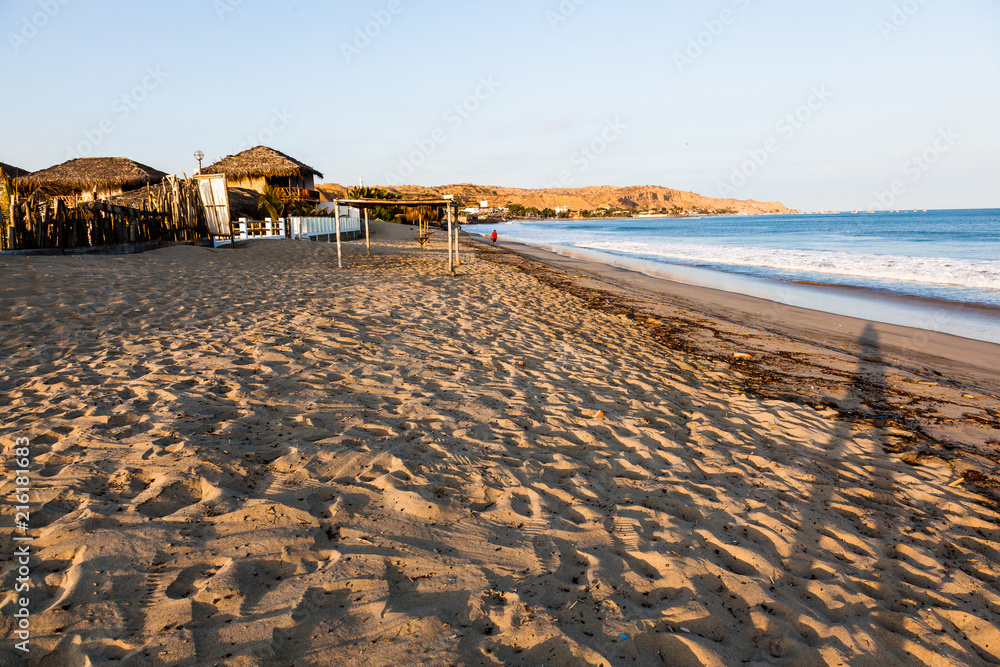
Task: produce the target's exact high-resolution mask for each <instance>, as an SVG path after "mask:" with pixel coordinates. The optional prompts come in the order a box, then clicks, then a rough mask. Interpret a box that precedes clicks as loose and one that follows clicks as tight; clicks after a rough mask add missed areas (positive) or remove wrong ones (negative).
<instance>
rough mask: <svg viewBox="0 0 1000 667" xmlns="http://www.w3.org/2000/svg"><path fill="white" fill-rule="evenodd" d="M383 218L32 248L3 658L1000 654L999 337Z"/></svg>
mask: <svg viewBox="0 0 1000 667" xmlns="http://www.w3.org/2000/svg"><path fill="white" fill-rule="evenodd" d="M378 231H379V232H380V234H379V235H377V236H376V239H375V241H374V242H373V254H372V257H366V256H365V254H364V244H363V242H362V243H357V242H352V243H348V244H346V245H345V267H346V268H345V270H343V271H338V270H337V268H336V266H337V254H336V248H335V247H334V246H330V245H326V244H314V243H308V242H292V241H282V242H257V243H250V244H245V245H243V246H241V247H239V248H238V249H236V250H232V249H228V248H220V249H216V250H211V249H206V248H195V247H186V246H179V247H173V248H167V249H162V250H157V251H153V252H148V253H145V254H141V255H132V256H97V257H11V256H2V257H0V318H2V320H0V332H2V333H0V444H2V452H3V457H4V465H5V470H6V471H7V475H6V476H5V477H4V479H3V482H2V486H0V495H2V497H3V498H4V504H3V506H2V507H3V514H4V522H3V526H2V532H3V533H4V536H5V539H4V544H6V545H10V544H13V542H12V538H13V537H15V536H17V535H21V534H23V533H22V532H21V531H17V530H16V529H15V528H13V522H14V515H15V504H16V503H15V501H14V500H13V497H14V495H15V491H16V488H17V484H16V483H15V477H14V474H13V473H12V471H13V470H14V469H15V464H14V461H15V459H16V458H17V457H16V456H15V439H16V438H27V439H28V442H29V443H30V445H29V447H30V459H31V465H30V468H29V470H30V486H31V489H32V496H31V499H30V502H29V505H30V510H31V511H30V520H29V521H28V524H29V525H28V531H27V532H28V534H29V535H31V536H33V537H34V541H33V542H31V543H30V545H31V563H30V569H31V574H30V581H31V588H30V593H29V594H28V595H29V596H30V610H31V617H30V624H31V652H30V654H28V656H24V655H23V654H22V653H21V652H19V651H17V650H16V649H15V647H14V645H15V642H16V640H15V639H13V637H14V635H13V632H14V630H15V619H14V617H13V614H14V611H15V609H16V608H17V606H18V597H19V596H23V595H24V594H23V593H22V594H17V593H15V592H14V591H15V585H16V578H17V576H18V574H17V566H16V564H15V561H14V560H13V559H12V558H11V557H10V555H9V554H10V553H12V551H13V547H11V549H9V550H8V549H7V548H6V547H5V555H4V556H3V557H2V558H0V562H2V564H3V566H2V567H3V569H2V575H0V591H2V593H0V612H2V615H0V636H2V637H4V638H5V641H4V643H3V645H2V648H0V662H2V663H3V664H17V663H18V662H19V661H25V660H26V661H27V663H28V664H33V665H53V666H57V665H58V666H63V665H87V664H92V665H98V664H105V663H108V662H114V663H115V664H120V665H216V664H218V665H230V666H233V667H236V666H239V667H244V666H251V665H261V666H263V665H295V666H296V667H299V666H302V665H419V664H427V665H610V666H615V667H617V666H618V665H680V666H686V665H740V664H747V665H764V664H782V665H873V666H874V665H879V666H881V665H955V666H960V665H987V664H998V663H1000V548H998V546H997V545H998V538H1000V513H998V507H997V499H998V498H1000V495H998V492H997V489H998V488H1000V487H998V481H997V480H998V474H997V466H998V464H997V461H998V460H1000V458H998V445H1000V399H998V398H997V395H998V393H1000V386H998V379H997V375H996V366H997V359H1000V354H998V346H996V345H990V344H987V343H975V342H972V341H966V340H964V339H960V338H955V337H950V336H943V335H940V334H930V333H928V332H919V331H914V330H906V329H904V328H902V327H890V326H887V325H874V326H872V325H869V324H868V323H865V322H862V321H856V320H849V318H842V317H835V316H826V315H823V314H820V313H815V312H812V311H802V310H799V309H790V308H785V307H781V306H775V305H774V304H769V303H767V302H760V301H756V300H753V299H749V298H746V297H739V296H738V295H731V294H725V293H721V292H714V291H712V290H706V289H701V288H694V287H687V286H680V285H673V284H669V283H664V282H663V281H654V280H653V279H647V278H644V277H642V276H637V275H635V274H630V275H624V274H625V273H626V272H623V271H617V270H615V269H614V267H602V266H599V265H593V264H587V263H584V262H578V261H574V260H567V259H565V258H558V257H556V256H550V255H546V254H545V253H544V252H543V251H537V250H531V249H528V248H518V250H519V252H520V254H515V253H512V252H510V251H509V250H507V249H503V248H500V249H493V248H490V247H486V246H484V245H482V244H480V243H478V242H476V241H473V240H471V239H466V240H465V242H464V245H463V261H464V264H463V266H462V267H461V268H460V269H459V272H458V275H457V276H456V277H452V276H451V275H450V274H448V272H447V271H446V267H445V260H444V252H445V251H444V242H443V236H444V235H443V233H438V234H437V235H435V237H434V238H435V241H434V242H433V243H432V244H431V248H430V249H429V250H420V249H419V248H418V247H417V245H416V243H415V242H414V241H413V238H412V237H413V233H412V230H408V229H407V230H400V229H399V228H387V227H384V226H378Z"/></svg>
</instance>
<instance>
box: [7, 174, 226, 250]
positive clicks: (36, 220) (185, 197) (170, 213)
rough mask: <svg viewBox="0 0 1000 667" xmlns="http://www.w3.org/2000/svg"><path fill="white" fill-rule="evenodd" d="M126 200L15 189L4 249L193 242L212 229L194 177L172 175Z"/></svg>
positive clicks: (131, 194)
mask: <svg viewBox="0 0 1000 667" xmlns="http://www.w3.org/2000/svg"><path fill="white" fill-rule="evenodd" d="M121 199H124V200H125V202H124V203H127V205H119V204H115V203H111V202H106V201H101V202H85V203H82V204H76V205H70V204H67V202H66V200H65V199H63V198H61V197H51V198H50V197H47V196H46V195H44V194H42V193H40V192H34V193H32V194H31V195H29V196H27V197H21V196H19V195H18V194H15V195H14V197H13V198H12V200H11V203H10V209H9V211H8V212H7V213H8V214H7V215H5V216H4V220H3V225H2V229H0V250H46V249H64V250H73V249H86V248H103V247H107V246H120V245H127V244H148V243H170V242H190V241H197V240H198V239H199V238H202V237H204V236H207V235H208V230H207V227H206V224H205V214H204V210H203V209H202V207H201V204H200V202H199V199H198V192H197V189H196V186H194V184H193V182H191V181H185V180H180V179H174V178H172V177H168V178H167V179H166V180H164V182H163V183H162V184H160V185H156V186H150V187H147V188H146V189H145V190H143V191H141V192H139V193H129V194H128V196H126V197H123V198H121Z"/></svg>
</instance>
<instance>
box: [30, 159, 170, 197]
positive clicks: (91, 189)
mask: <svg viewBox="0 0 1000 667" xmlns="http://www.w3.org/2000/svg"><path fill="white" fill-rule="evenodd" d="M164 176H166V174H165V173H164V172H162V171H160V170H158V169H153V168H152V167H147V166H146V165H144V164H140V163H138V162H135V161H134V160H129V159H128V158H123V157H85V158H77V159H75V160H70V161H69V162H63V163H62V164H58V165H56V166H54V167H49V168H48V169H43V170H41V171H36V172H34V173H33V174H28V175H27V176H21V177H20V178H17V179H16V180H15V181H14V185H15V186H17V187H18V188H25V187H27V188H38V189H41V190H45V191H46V192H50V193H52V194H60V195H73V194H75V195H80V196H81V198H82V199H84V200H87V199H104V198H107V197H113V196H115V195H118V194H121V193H122V192H126V191H128V190H134V189H136V188H140V187H142V186H144V185H147V184H149V183H159V182H160V181H161V180H163V177H164Z"/></svg>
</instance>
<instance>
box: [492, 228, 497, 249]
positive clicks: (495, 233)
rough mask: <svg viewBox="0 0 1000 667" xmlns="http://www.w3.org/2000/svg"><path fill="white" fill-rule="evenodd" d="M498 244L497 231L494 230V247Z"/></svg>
mask: <svg viewBox="0 0 1000 667" xmlns="http://www.w3.org/2000/svg"><path fill="white" fill-rule="evenodd" d="M496 244H497V230H495V229H494V230H493V245H496Z"/></svg>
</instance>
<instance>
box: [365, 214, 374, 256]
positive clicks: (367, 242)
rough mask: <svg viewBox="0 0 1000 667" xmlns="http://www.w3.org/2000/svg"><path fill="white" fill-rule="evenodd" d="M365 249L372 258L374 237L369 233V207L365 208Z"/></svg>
mask: <svg viewBox="0 0 1000 667" xmlns="http://www.w3.org/2000/svg"><path fill="white" fill-rule="evenodd" d="M365 247H366V248H367V249H368V256H369V257H371V256H372V236H371V232H369V231H368V207H367V206H366V207H365Z"/></svg>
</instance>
